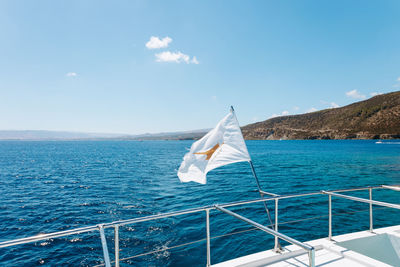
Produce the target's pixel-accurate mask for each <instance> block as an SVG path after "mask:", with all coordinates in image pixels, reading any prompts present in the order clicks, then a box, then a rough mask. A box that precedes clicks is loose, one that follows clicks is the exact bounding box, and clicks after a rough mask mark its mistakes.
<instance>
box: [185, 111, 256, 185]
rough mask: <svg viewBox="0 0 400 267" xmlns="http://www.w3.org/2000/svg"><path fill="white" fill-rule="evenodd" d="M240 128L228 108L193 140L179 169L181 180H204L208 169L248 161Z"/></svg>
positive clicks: (201, 181)
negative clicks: (209, 127) (222, 115)
mask: <svg viewBox="0 0 400 267" xmlns="http://www.w3.org/2000/svg"><path fill="white" fill-rule="evenodd" d="M250 160H251V159H250V155H249V152H248V151H247V147H246V144H245V142H244V139H243V135H242V131H241V130H240V127H239V123H238V121H237V119H236V116H235V113H234V111H233V109H232V108H231V111H230V112H229V114H228V115H226V116H225V117H224V118H223V119H222V120H221V121H220V122H219V123H218V124H217V126H215V128H214V129H212V130H211V131H210V132H208V133H207V134H206V135H205V136H203V137H202V138H201V139H200V140H198V141H196V142H194V143H193V145H192V147H191V148H190V152H189V153H187V154H186V155H185V156H184V157H183V162H182V163H181V166H180V167H179V170H178V177H179V179H180V180H181V182H190V181H193V182H198V183H201V184H205V183H206V182H207V179H206V175H207V173H208V172H209V171H211V170H213V169H215V168H218V167H221V166H224V165H227V164H231V163H235V162H241V161H250Z"/></svg>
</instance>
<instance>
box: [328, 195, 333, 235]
mask: <svg viewBox="0 0 400 267" xmlns="http://www.w3.org/2000/svg"><path fill="white" fill-rule="evenodd" d="M328 197H329V235H328V239H329V240H332V196H331V195H329V196H328Z"/></svg>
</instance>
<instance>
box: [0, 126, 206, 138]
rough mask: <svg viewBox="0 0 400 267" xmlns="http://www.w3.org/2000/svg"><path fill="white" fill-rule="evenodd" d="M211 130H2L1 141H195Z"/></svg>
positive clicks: (0, 132) (0, 133)
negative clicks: (139, 132)
mask: <svg viewBox="0 0 400 267" xmlns="http://www.w3.org/2000/svg"><path fill="white" fill-rule="evenodd" d="M208 130H209V129H201V130H193V131H182V132H166V133H154V134H151V133H146V134H139V135H126V134H107V133H81V132H65V131H41V130H37V131H36V130H23V131H14V130H3V131H2V130H0V140H27V141H28V140H31V141H57V140H193V139H199V138H201V137H202V136H203V135H204V134H205V132H207V131H208Z"/></svg>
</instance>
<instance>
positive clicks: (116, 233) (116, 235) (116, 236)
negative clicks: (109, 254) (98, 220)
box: [114, 224, 119, 267]
mask: <svg viewBox="0 0 400 267" xmlns="http://www.w3.org/2000/svg"><path fill="white" fill-rule="evenodd" d="M114 246H115V249H114V250H115V267H119V225H118V224H116V225H115V226H114Z"/></svg>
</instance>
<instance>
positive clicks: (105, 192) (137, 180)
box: [0, 140, 400, 266]
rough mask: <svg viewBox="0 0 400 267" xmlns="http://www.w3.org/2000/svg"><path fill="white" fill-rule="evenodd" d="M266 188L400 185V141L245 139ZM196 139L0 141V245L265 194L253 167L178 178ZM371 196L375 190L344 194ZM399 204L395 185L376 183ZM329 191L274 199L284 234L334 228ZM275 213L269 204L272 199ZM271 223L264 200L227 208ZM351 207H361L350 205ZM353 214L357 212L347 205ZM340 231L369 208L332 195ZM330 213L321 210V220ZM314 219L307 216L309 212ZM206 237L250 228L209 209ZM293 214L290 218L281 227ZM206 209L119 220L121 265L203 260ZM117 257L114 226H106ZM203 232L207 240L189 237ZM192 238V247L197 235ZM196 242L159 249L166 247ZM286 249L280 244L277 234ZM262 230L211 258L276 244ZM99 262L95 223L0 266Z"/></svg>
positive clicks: (389, 216) (385, 216)
mask: <svg viewBox="0 0 400 267" xmlns="http://www.w3.org/2000/svg"><path fill="white" fill-rule="evenodd" d="M246 143H247V145H248V149H249V152H250V154H251V157H252V160H253V162H254V165H255V169H256V172H257V173H258V176H259V178H260V182H261V186H262V188H263V189H264V190H265V191H269V192H273V193H277V194H290V193H304V192H312V191H319V190H329V189H340V188H354V187H360V186H369V185H381V184H400V172H399V171H400V144H399V143H398V142H396V141H392V142H391V143H388V144H376V143H375V142H374V141H368V140H363V141H361V140H343V141H334V140H324V141H247V142H246ZM191 144H192V141H145V142H138V141H71V142H69V141H63V142H61V141H60V142H50V141H49V142H25V141H2V142H0V241H6V240H10V239H15V238H22V237H28V236H31V235H36V234H39V233H49V232H54V231H62V230H67V229H73V228H77V227H83V226H91V225H96V224H99V223H106V222H112V221H116V220H124V219H130V218H137V217H142V216H148V215H153V214H157V213H161V212H170V211H178V210H182V209H187V208H193V207H198V206H203V205H211V204H217V203H226V202H233V201H239V200H247V199H255V198H258V197H259V195H258V192H257V191H256V184H255V181H254V178H253V177H252V174H251V170H250V168H249V165H248V163H237V164H232V165H229V166H225V167H221V168H219V169H216V170H214V171H212V172H210V173H209V174H208V183H207V184H206V185H200V184H195V183H181V182H180V181H179V180H178V178H177V176H176V171H177V169H178V167H179V164H180V163H181V160H182V157H183V155H184V154H185V153H186V152H187V149H188V148H189V147H190V145H191ZM348 194H349V195H354V196H360V197H365V198H367V197H368V191H361V192H354V193H348ZM373 195H374V199H377V200H381V201H387V202H392V203H400V192H394V191H390V190H374V193H373ZM327 200H328V197H327V196H313V197H303V198H296V199H284V200H280V201H279V221H280V222H281V225H280V226H279V231H281V232H282V233H284V234H287V235H289V236H291V237H294V238H296V239H299V240H301V241H306V240H310V239H316V238H322V237H326V236H327V233H328V218H327V216H326V215H327V213H328V202H327ZM268 205H269V207H270V210H271V211H272V212H271V213H272V215H273V213H274V212H273V203H272V202H270V203H268ZM230 209H231V210H232V211H235V212H238V213H240V214H241V215H243V216H246V217H248V218H250V219H252V220H255V221H257V222H260V223H263V224H268V221H267V217H266V214H265V211H264V210H263V206H262V204H260V203H256V204H251V205H244V206H238V207H232V208H230ZM355 211H362V212H358V213H352V212H355ZM349 212H350V213H349ZM333 213H334V214H338V215H335V216H334V217H333V234H334V235H337V234H342V233H348V232H353V231H361V230H366V229H368V227H369V216H368V204H365V203H355V202H353V201H348V200H344V199H337V198H334V200H333ZM320 216H323V217H320ZM313 217H319V218H315V219H310V220H304V219H307V218H313ZM210 221H211V236H212V237H216V236H220V235H225V234H232V233H234V232H237V231H241V230H247V229H249V228H250V227H249V226H248V225H246V224H244V223H242V222H241V221H238V220H237V219H235V218H232V217H230V216H229V215H225V214H221V212H218V211H215V210H212V211H211V212H210ZM290 221H295V222H292V223H285V222H290ZM394 224H400V212H399V211H397V210H392V209H382V208H380V207H375V208H374V226H375V227H377V228H378V227H384V226H390V225H394ZM205 233H206V230H205V212H201V213H196V214H190V215H181V216H178V217H173V218H166V219H160V220H156V221H149V222H142V223H138V224H132V225H126V226H121V228H120V248H121V251H120V257H121V258H129V257H132V256H134V255H137V254H141V253H146V252H149V251H153V250H160V251H158V252H156V253H153V254H149V255H145V256H140V257H133V258H130V259H127V260H124V261H122V262H121V266H128V265H140V266H205V264H206V243H205V241H204V238H205ZM106 235H107V241H108V245H109V250H110V255H111V258H112V260H113V255H114V249H113V230H112V229H106ZM197 240H201V241H200V242H194V241H197ZM191 242H194V243H191ZM184 243H191V244H190V245H187V246H183V247H177V248H173V249H171V250H167V251H164V250H163V248H166V247H174V246H176V245H180V244H184ZM282 244H283V245H284V244H285V243H284V242H282ZM272 247H273V237H272V236H269V235H268V234H266V233H264V232H261V231H254V230H253V231H245V232H243V233H240V234H235V235H227V236H223V237H218V238H213V239H212V241H211V261H212V263H217V262H221V261H224V260H228V259H232V258H235V257H239V256H242V255H246V254H249V253H254V252H258V251H261V250H266V249H270V248H272ZM102 263H103V255H102V249H101V243H100V238H99V233H98V231H95V232H92V233H86V234H79V235H74V236H67V237H60V238H54V239H50V240H45V241H41V242H36V243H30V244H25V245H17V246H13V247H8V248H1V249H0V264H1V265H2V266H56V265H57V266H60V265H63V266H93V265H97V264H102Z"/></svg>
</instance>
